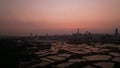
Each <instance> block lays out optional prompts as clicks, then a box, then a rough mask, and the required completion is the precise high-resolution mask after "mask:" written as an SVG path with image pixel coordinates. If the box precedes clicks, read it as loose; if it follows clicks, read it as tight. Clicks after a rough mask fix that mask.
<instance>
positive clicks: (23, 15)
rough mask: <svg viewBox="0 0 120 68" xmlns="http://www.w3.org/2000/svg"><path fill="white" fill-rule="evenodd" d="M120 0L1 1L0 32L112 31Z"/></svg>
mask: <svg viewBox="0 0 120 68" xmlns="http://www.w3.org/2000/svg"><path fill="white" fill-rule="evenodd" d="M116 27H117V28H119V29H120V0H0V35H29V34H30V33H33V34H40V35H43V34H46V33H48V34H70V33H75V32H76V29H77V28H79V29H80V32H81V33H84V32H85V31H87V30H88V31H90V32H92V33H112V32H114V29H115V28H116Z"/></svg>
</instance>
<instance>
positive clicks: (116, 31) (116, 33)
mask: <svg viewBox="0 0 120 68" xmlns="http://www.w3.org/2000/svg"><path fill="white" fill-rule="evenodd" d="M115 36H118V28H116V29H115Z"/></svg>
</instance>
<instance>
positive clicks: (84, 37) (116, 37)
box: [30, 28, 120, 43]
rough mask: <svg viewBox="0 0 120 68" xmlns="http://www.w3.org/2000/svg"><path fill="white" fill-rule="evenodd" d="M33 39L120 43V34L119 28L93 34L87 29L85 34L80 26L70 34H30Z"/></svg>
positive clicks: (42, 40)
mask: <svg viewBox="0 0 120 68" xmlns="http://www.w3.org/2000/svg"><path fill="white" fill-rule="evenodd" d="M30 38H31V40H33V39H34V40H36V41H39V42H40V41H41V42H47V41H48V42H53V41H54V42H55V41H66V42H67V41H73V42H74V41H77V42H80V43H89V42H95V43H97V42H101V43H119V41H120V34H119V30H118V28H116V29H115V30H114V34H93V33H91V32H89V31H86V32H85V33H84V34H82V33H80V31H79V28H78V29H77V32H76V33H73V34H69V35H48V33H47V34H46V35H44V36H38V35H33V34H31V35H30Z"/></svg>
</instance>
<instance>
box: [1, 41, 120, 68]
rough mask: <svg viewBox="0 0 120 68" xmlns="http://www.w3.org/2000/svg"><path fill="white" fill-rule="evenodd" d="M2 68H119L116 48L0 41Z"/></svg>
mask: <svg viewBox="0 0 120 68" xmlns="http://www.w3.org/2000/svg"><path fill="white" fill-rule="evenodd" d="M0 50H1V57H2V58H1V60H2V61H1V62H2V66H3V68H119V67H120V45H119V44H110V43H109V44H107V43H102V44H101V43H92V44H78V45H75V44H68V43H66V42H54V43H52V42H51V43H45V42H35V41H26V40H22V41H21V40H18V39H2V40H0Z"/></svg>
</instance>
